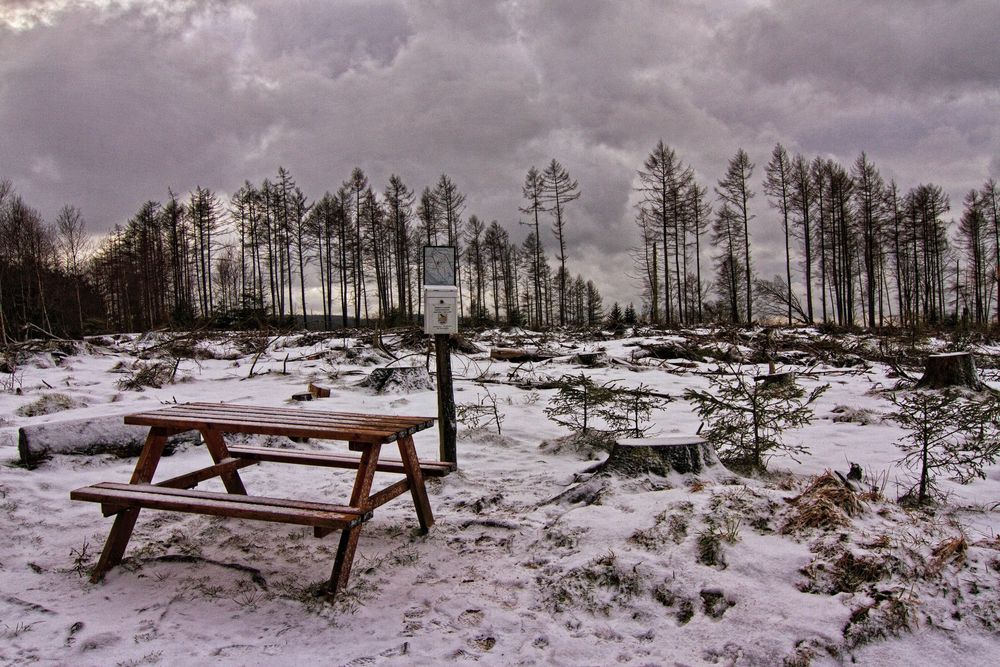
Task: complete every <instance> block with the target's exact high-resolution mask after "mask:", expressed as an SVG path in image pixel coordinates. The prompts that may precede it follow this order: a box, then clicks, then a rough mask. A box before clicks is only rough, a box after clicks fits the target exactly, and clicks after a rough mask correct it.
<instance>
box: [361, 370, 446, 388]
mask: <svg viewBox="0 0 1000 667" xmlns="http://www.w3.org/2000/svg"><path fill="white" fill-rule="evenodd" d="M361 386H363V387H371V388H372V389H374V390H375V391H376V392H377V393H379V394H384V393H386V392H408V391H415V390H424V389H433V388H434V383H433V382H431V376H430V374H429V373H428V372H427V369H426V368H424V367H423V366H387V367H383V368H376V369H374V370H373V371H372V372H371V374H370V375H369V376H368V377H367V378H366V379H365V380H363V381H362V382H361Z"/></svg>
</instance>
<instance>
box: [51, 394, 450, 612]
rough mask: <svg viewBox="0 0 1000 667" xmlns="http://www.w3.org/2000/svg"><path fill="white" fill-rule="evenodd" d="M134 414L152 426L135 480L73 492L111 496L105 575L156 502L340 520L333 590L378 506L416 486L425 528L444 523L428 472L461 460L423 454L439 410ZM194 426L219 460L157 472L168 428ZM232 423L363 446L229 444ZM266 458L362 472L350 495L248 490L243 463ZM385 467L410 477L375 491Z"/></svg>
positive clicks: (321, 531)
mask: <svg viewBox="0 0 1000 667" xmlns="http://www.w3.org/2000/svg"><path fill="white" fill-rule="evenodd" d="M125 423H126V424H134V425H139V426H148V427H149V435H148V436H147V437H146V441H145V444H144V445H143V448H142V453H141V454H140V455H139V459H138V461H137V462H136V465H135V471H134V472H133V473H132V479H131V480H130V481H129V483H128V484H121V483H115V482H104V483H99V484H94V485H92V486H87V487H83V488H80V489H76V490H75V491H73V492H72V493H71V494H70V498H71V499H73V500H83V501H89V502H97V503H101V507H102V509H103V512H104V515H105V516H111V515H114V517H115V520H114V524H113V525H112V527H111V532H110V534H109V535H108V539H107V542H106V543H105V545H104V550H103V551H102V553H101V557H100V559H99V560H98V562H97V565H96V566H95V568H94V570H93V573H92V575H91V581H93V582H95V583H96V582H98V581H100V580H101V579H103V577H104V575H105V573H106V572H107V571H108V570H109V569H110V568H112V567H114V566H115V565H118V564H119V563H120V562H121V560H122V557H123V556H124V553H125V548H126V547H127V546H128V542H129V538H130V537H131V536H132V530H133V529H134V527H135V523H136V519H137V518H138V516H139V510H140V509H143V508H147V509H157V510H169V511H175V512H191V513H195V514H208V515H213V516H223V517H236V518H243V519H257V520H260V521H275V522H281V523H289V524H298V525H304V526H311V527H312V528H313V531H314V534H315V535H316V537H324V536H326V535H328V534H329V533H331V532H333V531H336V530H340V531H342V532H341V536H340V544H339V546H338V548H337V556H336V559H335V561H334V565H333V572H332V573H331V575H330V581H329V583H328V585H327V586H326V590H325V592H326V593H327V595H328V596H330V597H331V598H332V597H333V596H334V595H336V593H337V591H338V590H341V589H343V588H345V587H346V585H347V581H348V577H349V576H350V573H351V564H352V562H353V560H354V553H355V550H356V549H357V545H358V537H359V536H360V533H361V527H362V525H363V524H364V522H365V521H367V520H369V519H370V518H371V517H372V512H373V511H374V510H375V509H376V508H378V507H380V506H382V505H384V504H385V503H387V502H389V501H390V500H392V499H393V498H396V497H398V496H400V495H402V494H404V493H406V492H407V491H409V492H410V494H411V496H412V498H413V504H414V507H415V509H416V513H417V519H418V521H419V524H420V530H421V532H427V530H428V529H429V528H430V527H431V525H432V524H433V523H434V515H433V513H432V512H431V506H430V502H429V501H428V498H427V490H426V488H425V486H424V477H425V476H442V475H446V474H448V473H449V472H451V470H452V469H453V468H454V466H453V465H452V464H450V463H445V462H441V461H424V462H420V461H419V460H418V458H417V454H416V450H415V448H414V445H413V434H414V433H416V432H417V431H421V430H423V429H426V428H430V427H431V426H432V425H433V424H434V418H433V417H403V416H396V415H374V414H362V413H349V412H320V411H314V410H299V409H293V408H273V407H263V406H252V405H235V404H223V403H184V404H178V405H172V406H170V407H167V408H164V409H160V410H153V411H149V412H140V413H137V414H131V415H127V416H126V417H125ZM191 430H196V431H199V432H200V433H201V435H202V438H203V440H204V443H205V446H206V448H207V449H208V451H209V453H210V454H211V456H212V460H213V461H214V463H213V465H210V466H207V467H204V468H200V469H198V470H194V471H192V472H189V473H185V474H182V475H179V476H176V477H171V478H170V479H166V480H163V481H160V482H157V483H155V484H154V483H153V476H154V474H155V472H156V466H157V464H158V463H159V461H160V457H161V456H162V454H163V449H164V446H165V445H166V443H167V438H169V437H170V436H172V435H176V434H178V433H182V432H185V431H191ZM227 433H250V434H260V435H279V436H288V437H290V438H316V439H324V440H339V441H346V442H347V443H348V448H349V450H351V451H353V452H356V453H355V454H350V453H336V452H329V451H311V450H301V449H281V448H274V447H250V446H227V445H226V441H225V438H224V434H227ZM392 442H395V443H396V445H397V446H398V449H399V459H380V458H379V454H380V452H381V448H382V445H385V444H389V443H392ZM263 462H272V463H286V464H296V465H311V466H321V467H328V468H347V469H354V470H357V476H356V478H355V480H354V487H353V490H352V492H351V497H350V500H349V501H348V502H347V503H346V504H331V503H327V502H316V501H311V500H308V501H307V500H292V499H284V498H270V497H264V496H252V495H248V494H247V490H246V488H245V487H244V485H243V480H242V479H241V478H240V474H239V470H240V469H242V468H245V467H247V466H252V465H258V464H260V463H263ZM376 472H387V473H397V474H402V475H403V476H404V478H403V479H401V480H399V481H397V482H395V483H394V484H390V485H389V486H387V487H385V488H383V489H381V490H378V491H376V492H374V493H372V481H373V479H374V476H375V473H376ZM215 477H219V478H221V480H222V484H223V485H224V486H225V489H226V490H225V492H219V491H198V490H195V489H194V487H196V486H197V485H198V484H199V483H200V482H204V481H206V480H209V479H213V478H215Z"/></svg>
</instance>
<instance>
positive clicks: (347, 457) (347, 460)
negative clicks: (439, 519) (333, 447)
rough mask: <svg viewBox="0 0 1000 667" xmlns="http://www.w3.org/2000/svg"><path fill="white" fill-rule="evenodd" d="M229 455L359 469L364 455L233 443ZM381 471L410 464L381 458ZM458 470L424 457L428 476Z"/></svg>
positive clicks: (401, 469)
mask: <svg viewBox="0 0 1000 667" xmlns="http://www.w3.org/2000/svg"><path fill="white" fill-rule="evenodd" d="M229 455H230V456H232V457H234V458H237V459H250V460H253V461H270V462H273V463H298V464H302V465H311V466H320V467H326V468H353V469H355V470H357V468H358V461H359V460H360V457H358V456H352V455H351V454H336V453H333V452H314V451H305V450H301V449H277V448H274V447H238V446H235V445H230V446H229ZM375 470H376V471H378V472H393V473H399V474H402V473H405V472H406V468H404V467H403V462H402V461H400V460H399V459H379V461H378V463H377V464H376V466H375ZM454 470H455V464H453V463H448V462H446V461H421V462H420V471H421V472H422V473H423V474H424V476H425V477H444V476H445V475H447V474H448V473H450V472H453V471H454Z"/></svg>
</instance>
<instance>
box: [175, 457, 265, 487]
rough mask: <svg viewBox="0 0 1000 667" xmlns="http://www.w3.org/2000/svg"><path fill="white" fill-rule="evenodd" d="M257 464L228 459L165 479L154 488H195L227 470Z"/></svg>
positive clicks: (250, 461)
mask: <svg viewBox="0 0 1000 667" xmlns="http://www.w3.org/2000/svg"><path fill="white" fill-rule="evenodd" d="M259 463H260V461H253V460H250V459H237V458H234V457H229V458H227V459H224V460H222V461H219V463H217V464H216V465H213V466H208V467H207V468H199V469H198V470H195V471H193V472H189V473H185V474H183V475H178V476H177V477H171V478H170V479H165V480H163V481H162V482H157V483H156V486H166V487H170V488H172V489H190V488H192V487H195V486H197V485H198V484H199V483H201V482H204V481H206V480H209V479H212V478H213V477H218V476H219V475H221V474H222V473H223V472H228V471H229V470H239V469H240V468H246V467H247V466H252V465H257V464H259Z"/></svg>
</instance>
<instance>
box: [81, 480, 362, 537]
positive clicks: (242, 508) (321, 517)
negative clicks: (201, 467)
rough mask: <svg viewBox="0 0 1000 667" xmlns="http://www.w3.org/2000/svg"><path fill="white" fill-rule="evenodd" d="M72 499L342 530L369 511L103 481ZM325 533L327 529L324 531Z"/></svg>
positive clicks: (109, 507)
mask: <svg viewBox="0 0 1000 667" xmlns="http://www.w3.org/2000/svg"><path fill="white" fill-rule="evenodd" d="M70 498H72V499H73V500H85V501H90V502H95V503H101V505H102V507H103V508H104V511H105V514H115V513H117V512H120V511H121V510H123V509H125V508H128V507H141V508H148V509H157V510H168V511H175V512H190V513H194V514H209V515H212V516H228V517H236V518H241V519H256V520H258V521H277V522H280V523H292V524H298V525H302V526H313V527H315V528H327V529H331V528H332V529H343V528H350V527H353V526H356V525H359V524H360V523H362V522H363V521H365V520H367V519H368V518H369V517H370V516H371V513H370V512H368V513H366V512H363V511H361V510H359V509H356V508H353V507H348V506H346V505H331V504H328V503H317V502H307V501H302V500H287V499H284V498H268V497H265V496H241V495H238V494H233V493H226V492H214V491H195V490H193V489H173V488H169V487H163V486H156V485H154V484H118V483H115V482H102V483H100V484H94V485H93V486H85V487H83V488H80V489H76V490H75V491H73V492H72V493H71V494H70ZM324 532H326V531H324Z"/></svg>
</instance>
